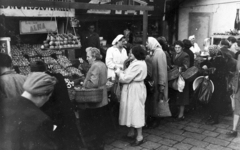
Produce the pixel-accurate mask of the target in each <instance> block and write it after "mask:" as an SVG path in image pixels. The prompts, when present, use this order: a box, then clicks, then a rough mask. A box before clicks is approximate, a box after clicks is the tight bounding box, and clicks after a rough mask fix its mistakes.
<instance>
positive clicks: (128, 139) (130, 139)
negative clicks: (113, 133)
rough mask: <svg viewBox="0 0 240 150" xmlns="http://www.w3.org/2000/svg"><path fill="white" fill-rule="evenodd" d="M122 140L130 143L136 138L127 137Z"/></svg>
mask: <svg viewBox="0 0 240 150" xmlns="http://www.w3.org/2000/svg"><path fill="white" fill-rule="evenodd" d="M121 139H122V140H124V141H127V142H129V141H133V140H134V139H135V136H127V135H125V136H123V137H122V138H121Z"/></svg>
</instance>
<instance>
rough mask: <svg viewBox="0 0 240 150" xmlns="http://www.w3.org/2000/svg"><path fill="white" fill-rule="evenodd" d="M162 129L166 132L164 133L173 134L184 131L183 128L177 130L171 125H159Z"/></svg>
mask: <svg viewBox="0 0 240 150" xmlns="http://www.w3.org/2000/svg"><path fill="white" fill-rule="evenodd" d="M160 130H162V131H164V132H166V133H169V132H171V133H173V134H179V135H181V134H182V133H183V132H184V131H183V130H179V129H176V128H172V127H169V126H164V127H161V129H160Z"/></svg>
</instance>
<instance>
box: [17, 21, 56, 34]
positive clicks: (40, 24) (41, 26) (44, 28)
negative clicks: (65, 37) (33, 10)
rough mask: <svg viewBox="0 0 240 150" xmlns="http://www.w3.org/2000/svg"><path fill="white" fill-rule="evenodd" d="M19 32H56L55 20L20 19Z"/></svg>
mask: <svg viewBox="0 0 240 150" xmlns="http://www.w3.org/2000/svg"><path fill="white" fill-rule="evenodd" d="M19 24H20V34H40V33H49V32H57V23H56V22H55V21H20V23H19Z"/></svg>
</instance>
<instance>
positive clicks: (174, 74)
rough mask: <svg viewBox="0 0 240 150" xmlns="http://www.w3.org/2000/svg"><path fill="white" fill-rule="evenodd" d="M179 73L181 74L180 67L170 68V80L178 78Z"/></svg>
mask: <svg viewBox="0 0 240 150" xmlns="http://www.w3.org/2000/svg"><path fill="white" fill-rule="evenodd" d="M179 74H180V72H179V68H177V67H175V68H173V69H171V70H169V71H168V81H171V80H174V79H176V78H178V76H179Z"/></svg>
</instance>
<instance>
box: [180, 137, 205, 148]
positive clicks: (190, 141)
mask: <svg viewBox="0 0 240 150" xmlns="http://www.w3.org/2000/svg"><path fill="white" fill-rule="evenodd" d="M182 142H183V143H187V144H190V145H194V146H196V147H206V146H208V145H209V143H208V142H203V141H199V140H195V139H192V138H186V139H184V140H183V141H182Z"/></svg>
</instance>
